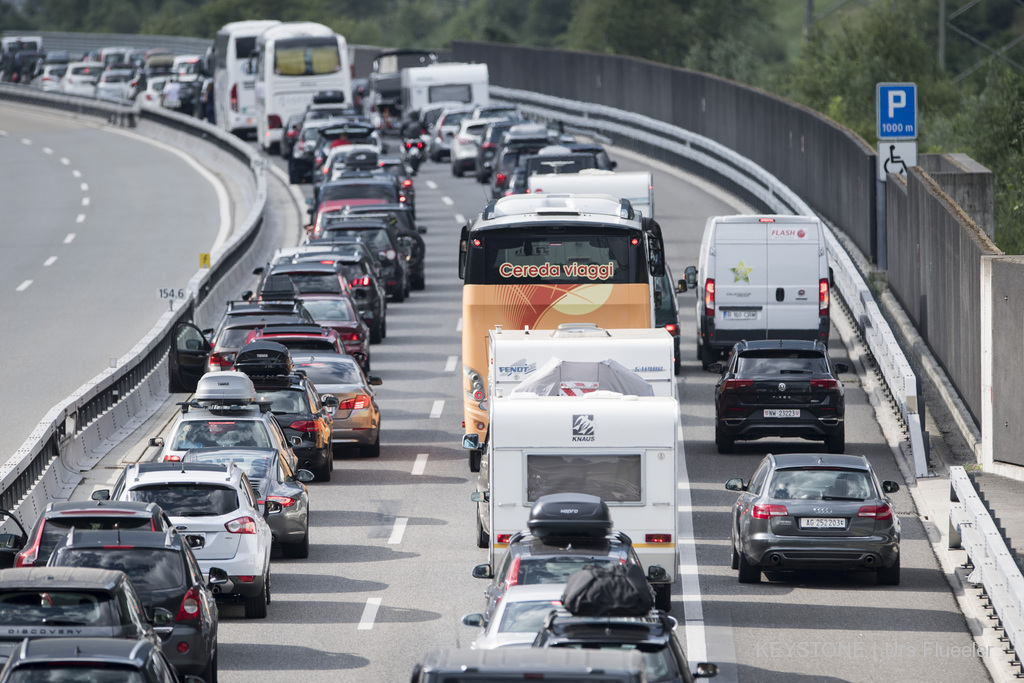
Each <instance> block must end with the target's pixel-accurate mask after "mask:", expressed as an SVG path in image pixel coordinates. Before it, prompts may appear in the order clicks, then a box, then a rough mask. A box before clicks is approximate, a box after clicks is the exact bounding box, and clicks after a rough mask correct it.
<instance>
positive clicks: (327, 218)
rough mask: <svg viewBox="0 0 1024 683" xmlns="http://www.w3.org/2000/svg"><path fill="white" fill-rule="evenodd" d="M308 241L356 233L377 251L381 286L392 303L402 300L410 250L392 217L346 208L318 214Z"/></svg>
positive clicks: (408, 282)
mask: <svg viewBox="0 0 1024 683" xmlns="http://www.w3.org/2000/svg"><path fill="white" fill-rule="evenodd" d="M309 237H310V239H309V243H310V244H327V243H329V242H331V241H332V240H335V239H338V238H341V239H342V240H345V239H348V238H350V237H355V238H357V239H359V240H360V241H362V242H364V243H365V244H366V245H367V246H369V247H370V251H371V252H374V253H376V254H377V259H378V261H379V262H380V274H381V277H382V278H383V281H384V289H385V291H386V292H387V293H388V296H390V297H391V298H392V299H393V300H394V301H395V303H401V302H402V301H405V297H406V296H408V295H409V290H410V289H411V288H412V283H411V278H410V277H409V260H410V259H411V258H412V250H411V248H410V247H409V246H408V244H407V243H405V244H403V242H402V240H400V239H399V235H398V230H397V227H396V225H395V224H394V222H393V221H390V220H388V219H386V218H382V217H380V216H360V215H358V214H351V215H350V214H348V213H347V212H345V211H337V212H328V213H326V214H320V217H319V219H318V222H317V223H314V225H313V229H312V232H311V233H310V236H309Z"/></svg>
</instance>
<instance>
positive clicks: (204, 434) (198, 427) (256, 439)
mask: <svg viewBox="0 0 1024 683" xmlns="http://www.w3.org/2000/svg"><path fill="white" fill-rule="evenodd" d="M171 444H172V445H171V450H174V451H187V450H188V449H190V448H211V447H221V448H271V447H272V445H273V444H271V443H270V435H269V434H267V427H266V425H264V424H263V423H262V422H260V421H258V420H190V421H188V422H182V423H181V425H180V426H179V427H178V432H177V433H176V434H175V435H174V439H173V440H172V441H171Z"/></svg>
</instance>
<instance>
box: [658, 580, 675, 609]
mask: <svg viewBox="0 0 1024 683" xmlns="http://www.w3.org/2000/svg"><path fill="white" fill-rule="evenodd" d="M653 588H654V609H660V610H661V611H662V612H671V611H672V584H671V583H659V584H655V585H654V586H653Z"/></svg>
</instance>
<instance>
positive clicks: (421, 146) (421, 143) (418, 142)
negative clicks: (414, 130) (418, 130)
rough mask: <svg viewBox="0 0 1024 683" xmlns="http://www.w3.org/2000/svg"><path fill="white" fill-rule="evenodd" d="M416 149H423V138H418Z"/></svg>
mask: <svg viewBox="0 0 1024 683" xmlns="http://www.w3.org/2000/svg"><path fill="white" fill-rule="evenodd" d="M416 149H423V140H417V142H416Z"/></svg>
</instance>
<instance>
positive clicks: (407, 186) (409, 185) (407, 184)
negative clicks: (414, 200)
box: [402, 178, 412, 189]
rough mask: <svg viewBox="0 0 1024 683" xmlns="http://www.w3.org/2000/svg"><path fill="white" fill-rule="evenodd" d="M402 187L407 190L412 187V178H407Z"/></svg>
mask: <svg viewBox="0 0 1024 683" xmlns="http://www.w3.org/2000/svg"><path fill="white" fill-rule="evenodd" d="M402 187H403V188H406V189H408V188H410V187H412V180H411V179H410V178H406V179H405V180H403V181H402Z"/></svg>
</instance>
